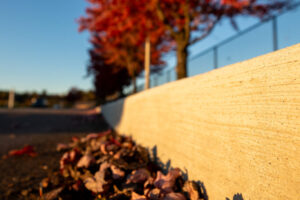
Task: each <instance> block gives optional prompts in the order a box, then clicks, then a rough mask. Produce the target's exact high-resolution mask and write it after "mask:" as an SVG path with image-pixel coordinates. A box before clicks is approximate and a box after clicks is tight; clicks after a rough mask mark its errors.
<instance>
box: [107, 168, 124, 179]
mask: <svg viewBox="0 0 300 200" xmlns="http://www.w3.org/2000/svg"><path fill="white" fill-rule="evenodd" d="M110 169H111V171H112V175H113V179H120V178H123V177H124V175H125V172H124V171H122V170H120V169H119V168H117V167H116V166H115V165H112V166H111V167H110Z"/></svg>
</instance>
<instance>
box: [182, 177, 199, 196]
mask: <svg viewBox="0 0 300 200" xmlns="http://www.w3.org/2000/svg"><path fill="white" fill-rule="evenodd" d="M183 191H185V192H187V193H188V194H189V197H190V199H191V200H198V199H199V192H198V186H197V184H196V183H195V182H193V181H186V182H185V183H184V186H183Z"/></svg>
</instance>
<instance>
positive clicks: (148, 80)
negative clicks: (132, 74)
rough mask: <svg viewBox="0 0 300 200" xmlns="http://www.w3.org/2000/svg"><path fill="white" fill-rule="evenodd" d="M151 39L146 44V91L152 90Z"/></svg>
mask: <svg viewBox="0 0 300 200" xmlns="http://www.w3.org/2000/svg"><path fill="white" fill-rule="evenodd" d="M150 48H151V47H150V39H149V37H147V39H146V42H145V90H146V89H149V88H150Z"/></svg>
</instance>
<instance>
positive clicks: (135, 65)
mask: <svg viewBox="0 0 300 200" xmlns="http://www.w3.org/2000/svg"><path fill="white" fill-rule="evenodd" d="M288 1H289V0H273V1H265V0H89V2H90V3H91V4H92V6H91V7H89V8H88V9H87V10H86V12H87V17H82V18H80V20H79V23H80V30H81V31H82V30H89V31H90V32H91V33H92V41H93V42H94V43H96V44H101V48H100V49H98V51H99V52H100V53H101V54H104V55H106V56H107V58H108V60H107V62H108V63H114V64H116V65H118V66H124V65H125V66H126V67H127V69H128V72H129V74H130V76H132V77H135V76H136V75H137V74H138V73H139V72H140V71H141V70H142V69H143V59H144V48H143V44H144V41H145V39H146V37H150V41H151V44H152V46H154V48H152V49H153V51H152V52H151V56H152V57H151V63H152V64H159V63H160V62H161V61H160V56H161V53H162V52H164V51H166V50H169V49H170V44H171V43H169V42H166V41H168V40H166V38H168V39H169V38H171V39H172V40H173V41H175V43H176V49H177V59H178V64H177V73H178V74H177V75H178V78H183V77H185V76H186V66H187V56H188V51H187V48H188V47H189V45H191V44H194V43H196V42H198V41H200V40H201V39H203V38H205V37H206V36H207V35H208V34H209V33H210V32H211V31H212V30H213V28H214V27H215V25H216V23H217V22H219V21H220V20H221V19H222V18H224V17H228V18H230V19H231V22H232V24H233V26H235V27H236V24H235V22H234V20H233V18H234V17H235V16H237V15H252V16H258V17H264V16H265V15H267V14H270V13H272V11H274V10H278V9H280V8H282V7H283V6H284V5H287V3H288ZM192 32H193V33H194V34H193V36H192Z"/></svg>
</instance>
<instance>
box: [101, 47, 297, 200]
mask: <svg viewBox="0 0 300 200" xmlns="http://www.w3.org/2000/svg"><path fill="white" fill-rule="evenodd" d="M102 111H103V114H104V116H105V118H106V119H107V121H108V122H109V123H110V124H111V125H112V126H113V127H115V129H116V130H117V131H118V132H120V133H123V134H127V135H132V136H133V138H134V139H135V140H136V141H137V142H138V143H140V144H143V145H145V146H147V147H153V146H156V147H157V151H158V155H159V157H160V158H161V159H162V160H163V161H164V162H166V161H168V160H170V161H171V164H172V166H174V167H181V168H182V169H187V171H188V176H189V178H190V179H193V180H200V181H201V182H203V183H204V186H205V188H206V190H207V194H208V198H209V199H211V200H214V199H225V197H229V198H232V196H233V195H234V194H236V193H242V196H243V198H244V199H245V200H246V199H264V200H266V199H270V200H271V199H272V200H274V199H278V200H279V199H285V200H286V199H295V200H298V199H300V44H298V45H295V46H292V47H289V48H286V49H283V50H280V51H277V52H275V53H271V54H267V55H264V56H260V57H257V58H254V59H251V60H248V61H245V62H241V63H237V64H234V65H230V66H227V67H224V68H221V69H218V70H214V71H211V72H208V73H206V74H202V75H198V76H195V77H192V78H187V79H184V80H180V81H176V82H173V83H169V84H165V85H163V86H160V87H157V88H154V89H150V90H148V91H145V92H141V93H139V94H137V95H133V96H130V97H128V98H126V99H123V100H120V101H117V102H114V103H111V104H108V105H106V106H104V107H103V108H102Z"/></svg>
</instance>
